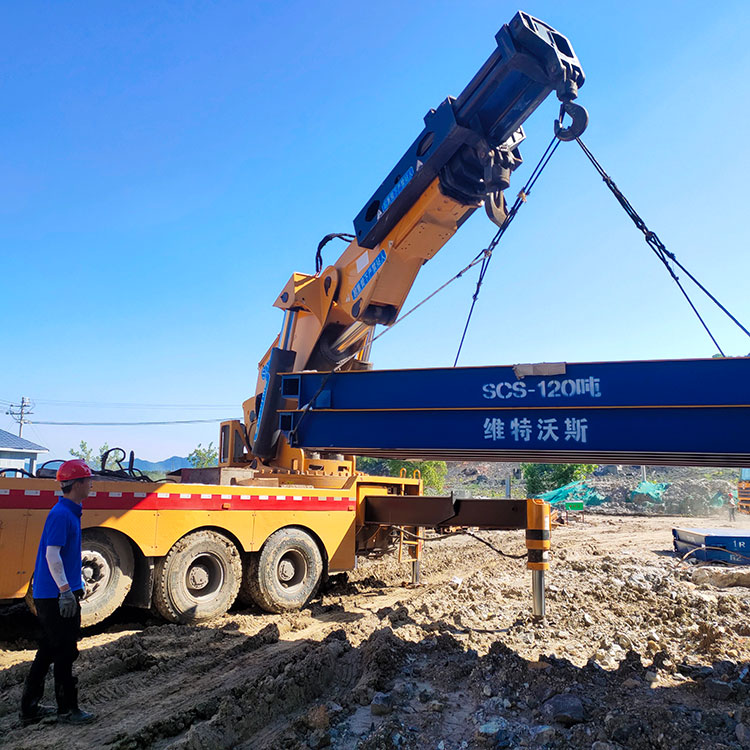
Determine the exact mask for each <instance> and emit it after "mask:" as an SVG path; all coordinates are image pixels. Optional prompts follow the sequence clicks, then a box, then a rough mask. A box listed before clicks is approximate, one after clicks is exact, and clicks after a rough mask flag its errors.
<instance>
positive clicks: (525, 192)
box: [453, 135, 561, 367]
mask: <svg viewBox="0 0 750 750" xmlns="http://www.w3.org/2000/svg"><path fill="white" fill-rule="evenodd" d="M560 143H561V141H560V140H559V139H558V137H557V136H556V135H555V136H553V138H552V140H551V141H550V144H549V146H547V149H546V150H545V152H544V153H543V154H542V158H541V159H540V160H539V162H538V163H537V165H536V167H535V168H534V171H533V172H532V173H531V176H530V177H529V179H528V180H527V181H526V184H525V185H524V186H523V189H522V190H521V192H520V193H519V194H518V196H517V197H516V200H515V202H514V203H513V207H512V208H511V209H510V211H508V213H507V215H506V216H505V219H504V220H503V223H502V224H501V225H500V229H498V230H497V234H496V235H495V236H494V237H493V238H492V242H490V244H489V246H488V247H487V249H486V250H482V252H481V253H480V255H479V256H477V258H479V257H480V256H482V266H481V268H480V269H479V279H477V287H476V289H475V290H474V294H473V296H472V298H471V307H470V308H469V314H468V316H467V318H466V325H465V326H464V332H463V334H462V336H461V341H460V342H459V344H458V351H457V352H456V359H455V360H454V361H453V366H454V367H455V366H456V365H457V364H458V358H459V357H460V356H461V349H462V348H463V345H464V340H465V339H466V333H467V331H468V330H469V323H470V322H471V316H472V315H473V313H474V307H475V305H476V303H477V299H478V297H479V290H480V289H481V288H482V282H483V281H484V277H485V274H486V273H487V268H488V267H489V265H490V261H491V260H492V251H493V250H494V249H495V247H496V245H497V243H498V242H500V239H501V238H502V236H503V235H504V234H505V230H506V229H507V228H508V227H509V226H510V223H511V222H512V221H513V219H514V218H515V217H516V214H517V213H518V210H519V209H520V208H521V206H522V205H523V204H524V203H526V199H527V198H528V196H529V194H530V193H531V189H532V188H533V187H534V184H535V183H536V181H537V180H538V179H539V177H540V175H541V174H542V172H543V171H544V168H545V167H546V166H547V164H549V160H550V159H551V158H552V155H553V154H554V153H555V151H556V150H557V147H558V146H559V145H560Z"/></svg>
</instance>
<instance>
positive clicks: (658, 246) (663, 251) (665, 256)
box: [576, 138, 750, 356]
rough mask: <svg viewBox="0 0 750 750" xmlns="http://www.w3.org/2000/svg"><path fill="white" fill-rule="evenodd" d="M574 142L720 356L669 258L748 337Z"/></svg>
mask: <svg viewBox="0 0 750 750" xmlns="http://www.w3.org/2000/svg"><path fill="white" fill-rule="evenodd" d="M576 142H577V143H578V145H579V146H580V147H581V150H582V151H583V153H584V154H585V155H586V157H587V158H588V160H589V161H590V162H591V164H592V165H593V166H594V169H596V171H597V172H598V173H599V176H600V177H601V178H602V180H603V181H604V184H605V185H606V186H607V187H608V188H609V190H610V192H611V193H612V195H614V196H615V198H616V199H617V202H618V203H619V204H620V205H621V206H622V208H623V209H624V211H625V213H626V214H627V215H628V216H629V217H630V219H631V221H632V222H633V223H634V224H635V226H636V227H637V228H638V229H639V230H640V231H641V232H643V236H644V237H645V239H646V244H647V245H648V246H649V247H650V248H651V250H652V251H653V252H654V254H655V255H656V257H657V258H658V259H659V260H660V261H661V262H662V263H663V264H664V267H665V268H666V269H667V271H668V272H669V275H670V276H671V277H672V279H673V280H674V282H675V283H676V284H677V286H678V287H679V289H680V291H681V292H682V294H683V296H684V297H685V299H686V300H687V302H688V304H689V305H690V307H691V308H692V310H693V312H694V313H695V314H696V316H697V318H698V320H699V321H700V322H701V325H702V326H703V328H705V330H706V333H707V334H708V335H709V336H710V337H711V341H713V342H714V345H715V346H716V348H717V349H718V350H719V353H720V354H721V355H722V356H726V355H725V354H724V352H723V350H722V348H721V347H720V346H719V342H718V341H717V340H716V338H715V337H714V335H713V333H711V330H710V329H709V327H708V325H707V324H706V322H705V321H704V320H703V318H702V317H701V314H700V313H699V312H698V309H697V308H696V306H695V304H694V303H693V301H692V300H691V299H690V296H689V295H688V293H687V292H686V291H685V288H684V287H683V286H682V284H681V283H680V279H679V277H678V276H677V274H676V273H675V271H674V269H673V268H672V266H671V265H670V264H669V261H670V260H671V261H672V262H673V263H674V264H675V265H676V266H677V267H678V268H679V269H680V270H681V271H683V272H684V273H685V275H686V276H687V277H688V278H689V279H690V280H691V281H692V282H693V283H694V284H695V285H696V286H697V287H698V288H699V289H700V290H701V291H702V292H703V293H704V294H705V295H706V296H707V297H708V298H709V299H710V300H711V301H712V302H714V304H716V305H717V307H718V308H719V309H720V310H721V311H722V312H723V313H724V314H725V315H727V316H728V317H729V318H730V320H732V321H733V322H734V323H735V324H736V325H737V326H738V327H739V328H740V329H741V330H742V331H744V333H745V334H746V335H747V336H748V337H750V331H748V329H747V328H745V326H744V325H742V323H740V321H739V320H737V318H735V317H734V315H732V313H730V312H729V310H727V308H726V307H725V306H724V305H722V304H721V302H719V300H718V299H716V297H715V296H714V295H713V294H711V292H709V291H708V289H706V287H705V286H703V284H701V282H700V281H698V279H697V278H695V276H693V274H692V273H690V271H688V270H687V268H685V266H683V265H682V263H680V261H679V260H677V256H676V255H675V254H674V253H672V252H670V251H669V250H667V248H666V246H665V245H664V243H663V242H662V241H661V240H660V239H659V237H658V235H657V234H656V232H652V231H651V230H650V229H649V228H648V227H647V226H646V222H644V221H643V219H642V218H641V217H640V216H639V215H638V212H637V211H636V210H635V209H634V208H633V206H632V205H631V203H630V201H629V200H628V199H627V198H626V197H625V196H624V195H623V194H622V192H621V191H620V189H619V188H618V187H617V185H616V184H615V181H614V180H613V179H612V178H611V177H610V176H609V174H607V172H606V171H605V169H604V167H602V165H601V164H600V163H599V162H598V161H597V159H596V157H595V156H594V155H593V154H592V153H591V151H590V150H589V148H588V147H587V146H586V144H585V143H584V142H583V141H582V140H581V139H580V138H576Z"/></svg>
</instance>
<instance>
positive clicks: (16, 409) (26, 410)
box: [5, 396, 33, 437]
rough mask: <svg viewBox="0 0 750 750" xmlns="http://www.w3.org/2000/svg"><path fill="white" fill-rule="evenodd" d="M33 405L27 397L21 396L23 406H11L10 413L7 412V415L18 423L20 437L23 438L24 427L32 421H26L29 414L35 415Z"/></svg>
mask: <svg viewBox="0 0 750 750" xmlns="http://www.w3.org/2000/svg"><path fill="white" fill-rule="evenodd" d="M31 408H32V404H31V401H29V399H27V398H26V396H21V404H20V406H16V404H11V405H10V406H9V407H8V411H6V412H5V413H6V414H10V416H11V417H13V419H15V420H16V422H18V437H23V426H24V425H25V424H28V423H29V422H30V420H28V419H26V417H27V416H28V415H29V414H33V412H32V411H31Z"/></svg>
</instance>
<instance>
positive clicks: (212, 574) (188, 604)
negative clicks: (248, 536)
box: [154, 531, 242, 622]
mask: <svg viewBox="0 0 750 750" xmlns="http://www.w3.org/2000/svg"><path fill="white" fill-rule="evenodd" d="M154 573H155V580H154V607H155V608H156V610H157V612H158V613H159V614H160V615H161V616H162V617H163V618H164V619H165V620H169V621H170V622H198V621H200V620H209V619H210V618H212V617H218V616H219V615H223V614H224V613H225V612H226V611H227V610H228V609H229V608H230V607H231V606H232V603H233V602H234V600H235V598H236V596H237V591H238V590H239V588H240V581H241V579H242V562H241V560H240V553H239V552H238V551H237V547H235V546H234V544H232V542H231V541H229V539H227V538H226V537H224V536H222V535H221V534H217V533H216V532H214V531H195V532H193V533H192V534H188V535H187V536H184V537H183V538H182V539H180V540H179V541H178V542H177V543H176V544H175V545H174V546H173V547H172V549H171V550H169V552H168V553H167V554H166V556H165V557H162V558H161V559H160V560H159V561H158V562H157V563H156V569H155V571H154Z"/></svg>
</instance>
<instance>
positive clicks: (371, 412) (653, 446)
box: [280, 357, 750, 466]
mask: <svg viewBox="0 0 750 750" xmlns="http://www.w3.org/2000/svg"><path fill="white" fill-rule="evenodd" d="M282 396H283V397H284V398H286V399H288V400H287V404H289V405H292V404H294V403H295V402H296V407H297V408H292V409H288V410H287V411H283V412H281V418H280V419H281V421H280V427H281V429H282V431H283V432H284V433H285V434H286V435H287V437H288V439H289V441H290V443H291V444H292V445H294V446H297V447H302V448H305V449H308V450H318V451H333V452H337V453H354V454H356V455H366V456H384V457H400V458H421V459H435V458H442V459H446V460H472V459H476V460H485V461H486V460H490V461H492V460H495V461H540V462H560V463H564V462H579V461H586V462H589V461H591V462H598V463H633V464H641V463H642V464H656V465H658V464H664V465H667V464H671V465H696V466H697V465H703V466H739V465H742V464H747V463H748V462H750V358H747V357H740V358H730V359H700V360H666V361H650V362H593V363H577V364H564V363H561V364H541V365H517V366H515V367H472V368H455V369H453V368H451V369H432V370H380V371H370V372H347V373H332V374H330V373H317V372H310V373H294V374H289V375H283V376H282Z"/></svg>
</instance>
